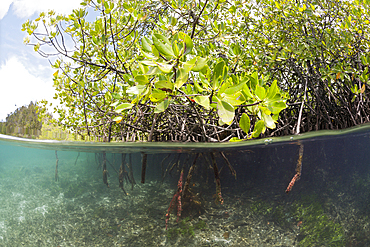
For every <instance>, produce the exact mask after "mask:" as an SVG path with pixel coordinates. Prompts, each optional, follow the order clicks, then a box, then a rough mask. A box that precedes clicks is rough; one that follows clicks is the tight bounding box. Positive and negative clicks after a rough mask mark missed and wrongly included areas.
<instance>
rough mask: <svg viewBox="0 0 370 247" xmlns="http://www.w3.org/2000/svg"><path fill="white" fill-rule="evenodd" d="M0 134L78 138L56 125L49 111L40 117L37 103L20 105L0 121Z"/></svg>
mask: <svg viewBox="0 0 370 247" xmlns="http://www.w3.org/2000/svg"><path fill="white" fill-rule="evenodd" d="M0 134H4V135H12V136H18V137H26V138H32V139H36V138H37V139H54V140H79V139H81V138H80V137H79V136H78V135H74V134H71V133H70V132H69V131H68V130H63V128H62V127H59V126H56V125H55V124H54V121H53V119H52V116H51V114H50V113H46V114H44V115H43V119H41V118H40V116H39V113H38V107H37V103H33V102H32V101H31V103H30V104H29V105H28V106H27V105H26V106H21V107H19V108H17V109H16V110H15V111H14V112H11V113H10V114H8V116H7V117H6V122H0Z"/></svg>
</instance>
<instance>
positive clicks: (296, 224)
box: [0, 155, 370, 247]
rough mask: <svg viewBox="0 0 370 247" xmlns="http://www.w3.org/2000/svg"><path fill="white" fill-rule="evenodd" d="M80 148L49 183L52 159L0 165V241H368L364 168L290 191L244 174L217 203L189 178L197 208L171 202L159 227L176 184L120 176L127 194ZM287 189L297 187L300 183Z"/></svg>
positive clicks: (209, 190)
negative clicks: (318, 186) (180, 212)
mask: <svg viewBox="0 0 370 247" xmlns="http://www.w3.org/2000/svg"><path fill="white" fill-rule="evenodd" d="M81 156H82V157H81V158H80V159H79V160H78V162H77V163H76V164H73V163H74V161H73V160H71V161H70V163H71V164H72V165H67V164H66V163H67V161H63V160H62V159H61V161H60V164H59V181H57V182H56V181H55V179H54V178H55V174H54V169H55V166H54V165H55V164H54V162H55V161H53V160H50V161H48V162H47V161H40V162H43V163H40V162H39V163H37V162H36V161H32V162H31V161H30V163H28V164H24V163H23V164H20V163H17V161H16V160H14V161H9V162H8V163H7V164H2V165H1V166H0V205H1V206H0V246H7V247H8V246H9V247H10V246H15V247H18V246H104V247H107V246H130V247H131V246H146V247H148V246H286V247H291V246H366V245H368V244H369V243H370V242H369V236H370V221H369V218H368V216H369V207H368V206H367V202H368V201H369V198H370V177H365V178H363V177H361V176H360V175H361V174H358V175H356V174H354V175H353V178H352V179H353V180H352V181H348V183H347V184H346V185H345V186H342V185H338V184H336V182H335V180H333V181H328V182H327V183H326V186H327V188H325V192H324V193H323V192H322V191H315V189H312V188H311V189H307V190H304V191H300V192H299V193H300V196H296V197H295V198H294V199H289V198H288V197H286V196H285V193H281V194H277V193H275V192H274V191H272V190H271V187H268V184H266V187H268V188H269V190H266V188H264V187H263V186H259V187H253V184H248V181H245V183H244V185H245V186H243V187H242V186H240V187H239V188H235V187H227V186H224V187H222V195H223V199H224V203H223V204H222V205H221V204H219V203H216V202H215V198H214V197H213V195H214V194H215V185H214V181H208V182H206V181H203V182H202V181H194V182H193V183H192V184H191V187H192V191H194V194H196V195H197V198H198V199H197V200H198V201H197V202H196V205H198V207H199V208H196V209H192V210H195V211H197V212H193V213H191V214H190V215H191V216H188V217H185V216H183V217H182V218H181V219H180V220H179V221H178V222H177V221H176V212H175V210H174V211H172V212H171V218H170V221H169V225H168V230H166V229H165V228H166V227H165V218H166V217H165V215H166V212H167V208H168V206H169V203H170V201H171V199H172V196H173V195H174V193H175V191H176V183H170V182H168V181H165V182H164V183H162V182H161V181H160V179H159V180H148V181H147V182H146V183H145V184H141V183H139V182H138V183H137V184H136V185H135V186H134V187H133V189H131V184H128V183H126V184H125V189H126V191H127V192H128V195H125V194H124V193H123V191H122V190H121V189H120V188H119V187H118V179H117V176H116V174H115V175H114V176H113V175H112V174H111V176H110V177H109V181H110V188H107V186H106V185H104V184H103V181H102V177H101V169H100V168H99V167H98V168H97V167H96V166H95V164H94V165H91V163H94V162H93V161H92V160H89V156H88V155H85V156H84V155H81ZM90 159H91V158H90ZM98 169H99V170H98ZM111 173H112V172H111ZM356 176H358V177H356ZM137 181H139V179H137ZM221 183H222V181H221ZM300 188H301V190H303V189H302V188H304V187H303V186H300ZM274 189H276V190H279V191H284V190H285V188H284V187H282V188H274ZM291 193H298V188H295V191H294V190H293V191H292V192H291ZM287 198H288V199H287ZM194 205H195V204H194ZM184 215H186V212H184Z"/></svg>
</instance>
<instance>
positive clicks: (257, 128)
mask: <svg viewBox="0 0 370 247" xmlns="http://www.w3.org/2000/svg"><path fill="white" fill-rule="evenodd" d="M264 126H265V123H264V122H263V120H259V121H258V122H257V123H256V124H255V125H254V129H253V133H252V137H254V138H256V137H259V135H260V134H261V133H262V130H263V127H264Z"/></svg>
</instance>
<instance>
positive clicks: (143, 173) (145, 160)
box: [141, 153, 148, 184]
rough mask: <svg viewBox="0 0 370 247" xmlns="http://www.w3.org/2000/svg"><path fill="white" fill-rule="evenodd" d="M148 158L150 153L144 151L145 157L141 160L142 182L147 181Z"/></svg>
mask: <svg viewBox="0 0 370 247" xmlns="http://www.w3.org/2000/svg"><path fill="white" fill-rule="evenodd" d="M147 160H148V155H147V154H145V153H143V159H142V161H141V183H142V184H144V183H145V173H146V163H147Z"/></svg>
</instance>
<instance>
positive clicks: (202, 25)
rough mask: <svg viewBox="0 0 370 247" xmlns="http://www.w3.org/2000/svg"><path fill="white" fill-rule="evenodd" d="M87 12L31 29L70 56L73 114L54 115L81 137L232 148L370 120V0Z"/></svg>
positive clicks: (61, 62)
mask: <svg viewBox="0 0 370 247" xmlns="http://www.w3.org/2000/svg"><path fill="white" fill-rule="evenodd" d="M81 7H82V8H80V9H76V10H73V12H72V13H71V14H70V15H57V14H56V13H54V11H49V12H48V13H44V12H42V13H40V15H39V17H38V18H37V19H36V20H34V21H27V22H26V23H24V24H23V26H22V30H24V31H26V32H27V33H28V34H29V35H30V37H26V38H25V40H24V42H25V43H26V44H29V45H33V46H34V49H35V51H37V52H38V53H40V54H41V55H43V56H49V55H52V54H53V53H50V54H48V53H47V52H46V50H45V49H43V47H44V46H46V45H51V46H52V47H54V48H55V51H56V53H58V54H59V55H61V56H60V57H58V58H57V59H56V60H55V62H54V64H53V68H55V69H56V72H55V73H54V86H55V88H56V91H57V94H56V96H55V98H57V99H59V100H60V104H61V105H62V106H63V107H59V108H56V110H55V111H56V112H57V113H58V114H59V116H60V117H59V120H58V123H59V124H61V125H64V126H66V127H67V128H69V129H71V130H73V131H75V132H77V133H79V134H80V135H86V134H87V135H90V134H91V133H93V134H94V135H95V136H97V137H101V138H103V139H106V140H108V141H109V140H111V138H112V136H113V137H115V138H117V139H121V140H128V139H129V140H135V138H136V136H139V137H141V139H142V140H147V139H148V138H149V136H150V135H151V134H154V137H156V136H157V137H158V139H160V138H161V140H162V139H165V140H167V139H169V140H173V136H183V135H184V134H182V133H185V135H184V136H183V139H186V140H187V141H224V140H230V139H231V138H233V140H240V139H246V138H256V137H258V136H260V135H261V133H267V134H273V133H275V134H276V133H279V131H281V133H282V134H286V133H297V132H299V130H298V131H297V130H296V129H297V128H296V127H297V126H298V129H299V127H300V126H302V129H303V130H302V131H308V130H310V129H322V128H332V129H335V128H344V127H349V126H352V125H357V124H359V123H363V122H365V121H369V120H368V115H369V112H370V107H369V104H368V103H369V102H370V99H368V97H367V94H366V90H368V89H369V63H370V56H369V55H368V54H369V53H370V42H369V40H370V39H369V38H370V37H369V33H370V30H369V27H370V25H369V24H370V23H369V19H370V10H369V9H370V6H369V2H368V1H362V0H356V1H348V0H341V1H329V0H324V1H313V2H312V1H306V0H305V1H292V0H287V1H282V0H276V1H270V0H259V1H243V2H241V1H236V0H234V1H204V2H200V3H199V4H194V3H193V2H191V1H172V2H168V1H160V0H154V1H147V0H134V1H128V0H119V1H113V0H107V1H100V0H98V1H92V0H84V1H83V2H82V3H81ZM91 12H95V13H94V14H93V15H92V16H96V18H95V19H94V20H92V21H88V20H90V19H91V18H89V15H90V13H91ZM329 20H330V21H329ZM41 27H44V28H45V32H44V34H41V32H37V33H35V30H36V28H41ZM68 39H69V40H68ZM287 99H288V102H289V103H290V104H289V108H288V109H286V107H287V105H286V101H287ZM302 102H303V103H302ZM301 107H302V108H301ZM283 110H284V118H282V119H279V115H280V113H281V111H283ZM298 116H300V117H298ZM248 119H249V121H248ZM154 120H155V121H154ZM278 120H279V121H278ZM298 121H300V122H299V123H298ZM154 125H156V126H157V127H156V126H154ZM185 126H186V127H185ZM277 126H278V127H279V130H277V131H275V130H274V129H276V127H277ZM225 135H226V137H225ZM187 137H188V138H187ZM175 140H176V139H175Z"/></svg>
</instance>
